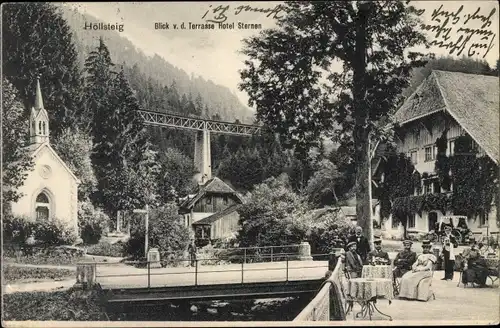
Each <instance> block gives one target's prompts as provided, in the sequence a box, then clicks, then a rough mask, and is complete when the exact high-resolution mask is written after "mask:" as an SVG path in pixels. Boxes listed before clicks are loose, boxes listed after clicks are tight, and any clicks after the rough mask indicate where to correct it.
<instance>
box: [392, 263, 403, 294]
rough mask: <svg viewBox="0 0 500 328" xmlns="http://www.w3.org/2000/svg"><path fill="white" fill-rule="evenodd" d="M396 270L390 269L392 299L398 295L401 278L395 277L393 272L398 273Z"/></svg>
mask: <svg viewBox="0 0 500 328" xmlns="http://www.w3.org/2000/svg"><path fill="white" fill-rule="evenodd" d="M396 269H397V268H394V269H392V290H393V294H394V297H396V296H398V295H399V287H400V286H401V276H396V274H395V272H399V270H396Z"/></svg>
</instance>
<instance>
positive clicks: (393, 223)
mask: <svg viewBox="0 0 500 328" xmlns="http://www.w3.org/2000/svg"><path fill="white" fill-rule="evenodd" d="M391 221H392V222H391V226H392V228H393V229H396V228H397V227H399V222H398V220H395V219H394V218H392V219H391Z"/></svg>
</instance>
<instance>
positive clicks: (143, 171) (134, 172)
mask: <svg viewBox="0 0 500 328" xmlns="http://www.w3.org/2000/svg"><path fill="white" fill-rule="evenodd" d="M86 68H87V72H88V76H87V85H86V91H87V92H88V94H89V95H92V96H93V97H96V96H95V94H98V95H99V98H98V99H92V100H89V101H90V102H89V106H88V109H89V115H90V116H91V117H92V135H93V142H94V153H93V155H92V164H93V167H94V170H95V173H96V177H97V181H98V184H97V192H96V193H95V194H94V201H95V202H96V203H99V204H101V205H102V207H103V208H104V209H105V211H106V212H107V213H108V214H109V215H110V216H112V217H113V216H114V215H115V214H116V212H117V211H118V210H130V209H134V208H140V207H143V206H144V205H145V204H155V202H156V200H157V190H158V189H157V185H156V180H157V176H158V174H159V166H158V165H157V153H156V152H154V151H152V149H151V144H150V142H149V139H148V135H147V133H146V131H145V129H144V124H143V121H142V119H141V117H140V116H139V115H138V113H137V110H139V105H138V103H137V100H136V99H135V97H134V96H133V94H132V90H131V89H130V85H129V83H128V81H127V79H126V77H125V73H124V71H123V69H122V70H121V71H120V72H119V73H115V72H114V71H113V69H112V68H113V63H112V62H111V59H110V57H109V51H108V49H107V47H106V45H105V44H104V42H103V40H102V39H101V40H100V41H99V46H98V47H97V49H96V50H95V51H93V52H92V53H91V54H90V55H89V58H88V60H87V62H86Z"/></svg>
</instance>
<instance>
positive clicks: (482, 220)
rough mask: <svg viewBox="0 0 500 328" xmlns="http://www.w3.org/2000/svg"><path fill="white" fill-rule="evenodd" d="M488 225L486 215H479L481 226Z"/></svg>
mask: <svg viewBox="0 0 500 328" xmlns="http://www.w3.org/2000/svg"><path fill="white" fill-rule="evenodd" d="M487 224H488V216H487V215H485V214H484V213H481V214H479V226H480V227H484V226H486V225H487Z"/></svg>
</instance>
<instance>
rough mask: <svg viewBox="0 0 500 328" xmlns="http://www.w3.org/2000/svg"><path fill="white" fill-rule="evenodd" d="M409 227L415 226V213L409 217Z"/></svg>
mask: <svg viewBox="0 0 500 328" xmlns="http://www.w3.org/2000/svg"><path fill="white" fill-rule="evenodd" d="M408 228H415V214H413V215H410V216H409V217H408Z"/></svg>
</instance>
